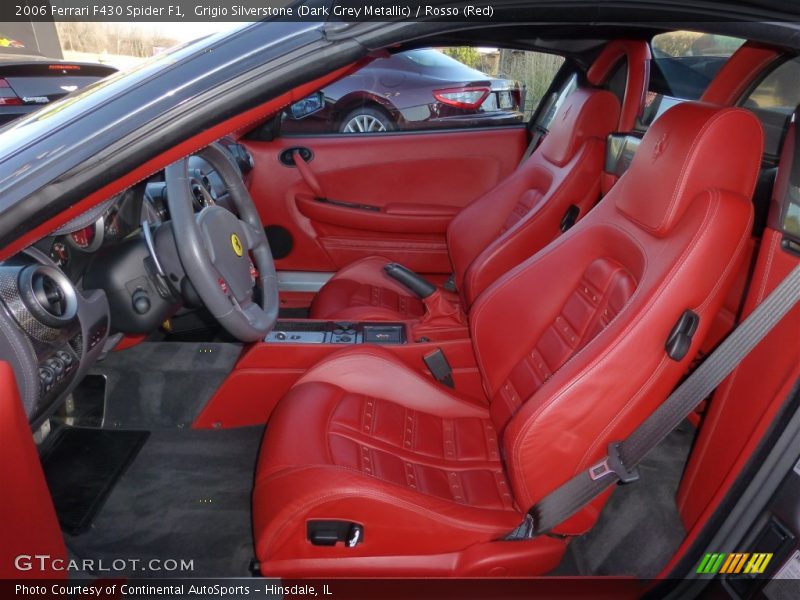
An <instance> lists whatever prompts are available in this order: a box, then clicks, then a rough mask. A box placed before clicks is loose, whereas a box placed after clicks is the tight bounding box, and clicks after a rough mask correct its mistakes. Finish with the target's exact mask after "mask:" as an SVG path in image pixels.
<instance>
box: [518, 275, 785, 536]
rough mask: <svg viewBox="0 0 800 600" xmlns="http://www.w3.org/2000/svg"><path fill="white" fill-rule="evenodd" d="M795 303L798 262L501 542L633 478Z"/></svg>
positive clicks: (545, 526) (530, 532)
mask: <svg viewBox="0 0 800 600" xmlns="http://www.w3.org/2000/svg"><path fill="white" fill-rule="evenodd" d="M799 301H800V265H797V266H796V267H795V268H794V269H793V270H792V272H791V273H789V275H787V277H786V278H785V279H784V280H783V281H782V282H781V283H780V284H779V285H778V286H777V287H776V288H775V289H774V290H773V291H772V293H770V294H769V295H768V296H767V297H766V298H765V299H764V301H763V302H761V304H759V305H758V306H757V307H756V308H755V310H754V311H753V312H752V313H751V314H750V315H749V316H748V317H747V318H746V319H745V320H744V321H742V323H741V324H740V325H739V326H738V327H737V328H736V329H734V330H733V332H731V334H730V335H729V336H728V337H727V338H726V339H725V341H723V342H722V343H721V344H720V345H719V346H718V347H717V349H716V350H715V351H714V352H712V353H711V354H710V355H709V356H708V358H707V359H706V360H705V361H703V364H701V365H700V366H699V367H698V368H697V370H696V371H695V372H694V373H692V374H691V375H690V376H689V377H687V378H686V380H684V382H683V383H682V384H681V385H680V386H678V388H677V389H676V390H675V391H674V392H672V394H671V395H670V396H669V397H668V398H667V399H666V400H665V401H664V402H663V403H662V404H661V406H659V407H658V408H657V409H656V410H655V412H653V414H651V415H650V416H649V417H648V418H647V419H645V421H644V422H643V423H642V424H641V425H639V427H638V428H636V429H635V430H634V432H633V433H632V434H631V435H630V436H629V437H628V438H627V439H625V440H624V441H622V442H615V443H612V444H610V445H609V453H608V455H607V456H606V457H605V458H604V459H603V460H601V461H600V462H598V463H596V464H595V465H593V466H591V467H589V469H587V470H586V471H583V472H582V473H579V474H578V475H576V476H575V477H573V478H572V479H570V480H569V481H567V482H566V483H564V484H563V485H561V487H558V488H556V489H555V490H553V491H552V492H550V493H549V494H548V495H547V496H545V497H544V498H542V499H541V500H539V502H537V503H536V504H535V505H534V506H533V507H531V509H530V510H529V511H528V513H527V515H526V517H525V520H524V521H523V522H522V523H521V524H520V525H519V526H517V528H516V529H514V531H512V532H511V533H509V534H508V535H507V536H506V537H505V539H506V540H521V539H530V538H532V537H535V536H537V535H541V534H543V533H546V532H548V531H550V530H551V529H552V528H553V527H555V526H556V525H558V524H560V523H562V522H564V521H565V520H567V519H568V518H569V517H571V516H572V515H573V514H575V513H576V512H578V511H579V510H580V509H581V508H582V507H583V506H585V505H586V504H588V503H589V502H590V501H591V500H592V499H593V498H595V497H596V496H597V495H599V494H600V493H601V492H603V491H604V490H606V489H607V488H609V487H610V486H611V485H613V484H615V483H617V482H620V483H626V482H630V481H635V480H636V479H638V473H637V472H636V467H637V465H638V464H639V463H640V462H641V461H642V459H644V457H645V456H646V455H647V454H648V453H649V452H650V451H651V450H652V449H653V448H655V447H656V446H657V445H658V444H659V443H660V442H661V441H662V440H663V439H664V438H665V437H667V435H668V434H669V433H670V432H671V431H672V430H673V429H675V428H676V427H677V426H678V425H680V423H681V422H682V421H683V420H684V419H685V418H686V417H687V416H688V415H689V414H690V413H691V412H692V411H693V410H694V409H695V407H696V406H697V405H698V404H699V403H700V402H701V401H702V400H703V399H705V398H706V397H707V396H708V395H709V394H710V393H711V392H713V391H714V389H715V388H716V387H717V386H718V385H719V384H720V383H722V381H723V380H724V379H725V378H726V377H727V376H728V375H730V373H731V372H733V370H734V369H735V368H736V367H737V366H738V365H739V363H741V362H742V360H743V359H744V358H745V356H747V354H749V353H750V351H751V350H752V349H753V348H754V347H755V346H756V345H758V343H759V342H760V341H761V340H762V339H764V337H765V336H766V335H767V334H768V333H769V332H770V331H771V330H772V329H774V328H775V326H776V325H777V324H778V323H779V322H780V320H781V319H782V318H783V317H784V316H785V315H786V314H787V313H788V312H789V311H790V310H791V309H792V307H793V306H794V305H795V304H797V303H798V302H799Z"/></svg>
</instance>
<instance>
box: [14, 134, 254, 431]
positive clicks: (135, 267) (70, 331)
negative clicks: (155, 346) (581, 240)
mask: <svg viewBox="0 0 800 600" xmlns="http://www.w3.org/2000/svg"><path fill="white" fill-rule="evenodd" d="M223 146H225V147H226V148H227V149H228V151H229V153H230V154H231V156H232V157H233V159H234V162H236V164H237V165H238V166H239V170H240V171H241V173H242V176H243V177H244V175H245V174H246V172H247V171H249V170H250V169H251V168H252V166H253V165H252V158H250V157H249V155H248V154H247V153H246V151H245V150H244V148H243V147H241V146H239V145H238V144H235V143H234V142H229V143H228V144H226V143H223ZM188 166H189V182H190V186H191V189H192V201H193V204H194V208H195V212H200V211H201V210H203V208H204V207H207V206H211V205H212V204H216V205H222V206H224V207H225V208H227V209H228V210H232V211H233V210H234V209H233V203H232V201H230V198H229V193H228V190H227V189H226V186H225V183H224V182H223V180H222V178H221V177H220V176H219V175H218V174H217V173H216V172H215V171H214V169H213V168H212V167H211V165H210V164H209V163H208V162H206V161H205V160H203V159H202V158H200V157H198V156H191V157H189V163H188ZM154 240H155V241H154ZM162 253H163V255H164V256H166V255H170V254H171V255H176V251H175V241H174V236H173V234H172V226H171V223H170V215H169V206H168V203H167V185H166V182H165V180H164V173H163V172H161V173H159V174H156V175H154V176H153V177H151V178H150V179H148V180H145V181H143V182H141V183H139V184H137V185H136V186H134V187H131V188H129V189H127V190H125V191H123V192H121V193H120V194H117V195H116V196H114V197H112V198H110V199H108V200H106V201H105V202H103V203H101V204H100V205H98V206H96V207H94V208H92V209H90V210H89V211H87V212H86V213H84V214H82V215H80V216H79V217H77V218H76V219H73V220H72V221H70V222H68V223H66V224H65V225H63V226H62V227H61V228H59V229H58V230H56V231H54V232H52V233H51V234H50V235H49V236H47V237H45V238H43V239H41V240H39V241H38V242H36V243H35V244H34V245H32V246H30V247H29V248H27V249H26V250H24V251H23V252H21V253H19V254H18V255H16V256H14V257H13V258H11V259H9V260H7V261H5V262H2V263H0V360H3V361H6V362H8V363H9V364H10V365H11V367H12V368H13V369H14V372H15V375H16V378H17V385H18V387H19V391H20V397H21V399H22V402H23V406H24V408H25V411H26V414H27V415H28V419H29V422H30V424H31V426H32V427H33V428H36V427H38V426H39V425H40V424H41V423H43V422H44V421H45V420H46V419H47V418H48V417H49V416H50V415H51V414H52V413H53V412H54V411H55V410H56V409H57V408H58V407H59V406H60V405H61V404H62V403H63V401H64V400H65V399H66V398H67V397H68V395H69V392H70V391H72V389H74V387H75V386H76V385H77V384H78V383H79V382H80V381H81V380H82V379H83V377H84V376H85V375H86V373H87V372H88V370H89V368H90V367H91V366H92V365H93V364H94V363H95V362H97V360H99V359H100V358H101V357H102V355H103V354H104V352H107V351H108V350H109V349H110V348H111V347H113V344H111V343H110V342H109V337H110V336H112V335H113V336H114V339H113V340H112V341H118V340H119V339H121V337H122V336H121V335H118V334H120V333H137V332H138V333H145V332H146V333H151V332H153V331H155V330H156V329H157V328H158V326H159V325H160V324H161V322H163V320H164V318H168V317H169V315H171V314H173V313H174V312H175V311H177V310H178V309H179V308H180V307H181V306H182V305H184V303H186V301H185V298H184V296H185V294H184V292H186V291H187V290H186V288H190V287H191V286H190V285H188V284H187V282H185V281H181V280H180V279H179V278H178V277H176V276H175V275H173V274H172V272H170V275H171V277H172V278H173V280H174V281H166V280H165V278H164V276H163V275H164V274H163V273H161V274H160V275H159V274H158V273H157V272H155V270H154V268H153V266H154V264H155V265H156V266H157V265H158V260H157V259H156V255H157V254H158V255H161V254H162ZM174 271H175V272H177V271H179V269H178V268H176V269H175V270H174ZM184 278H185V276H184ZM143 300H146V301H147V302H146V306H145V305H144V304H142V302H143ZM143 308H144V309H145V310H142V309H143Z"/></svg>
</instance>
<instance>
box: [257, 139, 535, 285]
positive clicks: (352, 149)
mask: <svg viewBox="0 0 800 600" xmlns="http://www.w3.org/2000/svg"><path fill="white" fill-rule="evenodd" d="M242 142H243V143H244V145H245V146H246V147H247V149H248V150H249V151H250V153H251V154H252V155H253V159H254V161H255V169H254V170H253V171H252V172H251V174H250V177H249V181H248V185H249V188H250V193H251V195H252V196H253V200H254V202H255V203H256V206H257V207H258V209H259V212H260V213H261V218H262V220H263V222H264V225H265V226H270V225H273V226H275V225H277V226H281V227H283V228H285V229H286V230H288V231H289V233H290V234H291V237H292V248H291V251H290V252H289V253H288V254H287V255H286V256H285V257H283V258H279V259H277V260H276V265H277V267H278V269H280V270H297V271H303V270H305V271H335V270H337V269H340V268H342V267H343V266H345V265H347V264H349V263H351V262H353V261H355V260H358V259H359V258H363V257H365V256H371V255H375V254H378V255H381V256H385V257H387V258H389V259H390V260H394V261H397V262H401V263H403V264H405V265H406V266H407V267H409V268H411V269H413V270H415V271H418V272H421V273H434V274H435V273H449V272H450V260H449V258H448V255H447V247H446V243H445V233H446V231H447V225H448V224H449V223H450V220H451V219H452V218H453V216H455V215H456V214H457V213H458V211H459V210H460V209H461V208H463V207H464V206H466V205H467V204H469V203H470V202H472V201H473V200H475V199H476V198H477V197H479V196H480V195H481V194H483V193H484V192H486V191H488V190H489V189H491V188H492V187H494V186H495V185H496V184H497V183H498V182H499V181H500V180H501V179H503V178H504V177H506V176H507V175H508V174H510V173H511V171H513V169H514V168H515V167H516V165H517V162H518V161H519V157H520V156H521V155H522V153H523V152H524V150H525V145H526V136H525V130H524V127H522V126H520V127H503V128H495V129H472V130H459V131H438V132H429V133H427V132H422V133H419V132H415V133H401V134H386V135H375V134H373V135H369V134H367V135H318V136H307V137H285V138H278V139H276V140H274V141H271V142H261V141H252V140H242ZM292 147H304V148H308V149H309V150H311V152H312V153H313V156H312V158H311V160H310V161H309V162H308V168H309V169H310V170H311V171H312V172H313V175H314V176H315V177H316V179H317V180H318V181H319V185H320V186H321V188H322V191H323V193H324V196H325V199H327V200H329V202H323V201H320V200H319V199H318V198H317V197H316V195H315V194H313V193H312V192H311V190H310V188H309V186H308V185H306V184H305V183H304V181H303V178H302V177H301V175H300V173H299V171H298V169H297V168H296V167H294V166H293V165H292V166H286V165H285V164H283V163H281V161H280V160H279V156H280V154H281V152H282V151H284V150H286V149H287V148H292Z"/></svg>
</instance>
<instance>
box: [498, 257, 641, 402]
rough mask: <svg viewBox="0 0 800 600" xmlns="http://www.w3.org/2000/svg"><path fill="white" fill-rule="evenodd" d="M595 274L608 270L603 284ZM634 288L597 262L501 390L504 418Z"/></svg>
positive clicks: (607, 262) (606, 263)
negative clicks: (507, 411)
mask: <svg viewBox="0 0 800 600" xmlns="http://www.w3.org/2000/svg"><path fill="white" fill-rule="evenodd" d="M600 271H607V272H606V273H605V274H604V275H605V278H604V279H603V280H597V279H596V277H597V274H598V273H597V272H600ZM635 287H636V283H635V282H634V280H633V277H632V276H631V275H630V274H629V273H628V272H627V271H626V270H625V269H624V268H623V267H622V266H621V265H619V264H618V263H616V262H615V261H612V260H611V259H597V260H596V261H594V262H593V263H592V264H591V265H590V266H589V268H587V270H586V272H585V273H584V275H583V276H582V277H581V280H580V282H579V283H578V286H577V287H576V288H575V290H573V292H572V293H571V294H570V296H569V297H568V298H567V301H566V302H565V303H564V306H563V307H562V309H561V311H560V312H559V314H558V315H557V316H556V317H555V319H554V320H553V322H552V323H551V324H550V326H549V327H548V328H547V329H546V330H545V331H544V333H543V334H542V335H541V337H540V338H539V339H538V340H537V341H536V343H535V344H534V347H533V349H532V350H531V351H530V352H529V353H527V354H526V355H525V356H524V357H523V358H522V360H520V362H519V363H517V365H516V366H515V367H514V368H513V369H512V370H511V372H510V373H509V376H508V378H507V379H506V381H505V382H504V383H503V385H502V386H501V388H500V391H499V398H500V399H501V400H502V401H503V402H504V403H505V405H506V406H507V407H508V409H509V415H508V416H509V417H510V416H513V415H514V414H515V413H516V411H517V410H519V408H520V407H521V406H522V404H523V403H524V402H525V400H526V399H527V398H529V397H530V396H532V395H533V394H534V393H535V392H536V390H538V389H539V388H540V387H541V386H542V385H544V383H546V382H547V380H548V379H550V377H552V375H553V373H555V372H556V371H557V370H558V369H559V368H560V367H561V366H563V365H564V364H565V363H566V362H567V361H568V360H569V359H570V358H571V357H572V356H574V354H575V353H576V352H577V351H579V350H580V349H581V348H583V347H584V346H585V345H586V344H588V343H589V342H590V341H591V340H592V339H594V337H595V336H597V335H598V334H599V333H600V332H601V331H602V330H603V329H604V328H605V327H607V326H608V324H609V323H610V322H611V321H612V320H613V319H614V317H615V316H616V315H617V314H618V313H619V311H620V310H621V309H622V307H623V306H624V305H625V303H626V302H627V301H628V299H630V297H631V295H632V294H633V291H634V290H635ZM496 398H497V397H496Z"/></svg>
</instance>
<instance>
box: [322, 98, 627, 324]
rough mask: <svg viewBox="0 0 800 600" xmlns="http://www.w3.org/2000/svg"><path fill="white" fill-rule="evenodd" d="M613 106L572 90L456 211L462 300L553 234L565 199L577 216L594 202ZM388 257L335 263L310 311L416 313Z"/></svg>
mask: <svg viewBox="0 0 800 600" xmlns="http://www.w3.org/2000/svg"><path fill="white" fill-rule="evenodd" d="M619 111H620V105H619V101H618V100H617V98H616V96H614V95H613V94H612V93H611V92H608V91H605V90H601V89H594V88H585V89H578V90H575V91H574V92H573V93H572V94H570V95H569V96H568V98H567V99H566V101H565V102H564V103H563V104H562V105H561V107H560V109H559V111H558V113H557V114H556V116H555V117H554V119H553V125H552V126H551V130H550V132H549V133H548V135H547V136H546V137H545V138H544V140H543V141H542V143H541V145H540V146H539V147H538V148H537V149H536V151H535V152H534V153H533V154H532V155H531V156H530V157H529V158H528V159H527V160H526V161H525V162H524V163H523V164H522V165H520V166H519V167H518V168H517V170H516V171H514V173H512V174H511V176H509V177H508V178H507V179H505V180H503V181H502V182H500V183H499V184H498V185H497V186H496V187H494V188H493V189H491V190H490V191H489V192H487V193H486V194H484V195H483V196H481V197H480V198H478V199H477V200H475V201H474V202H473V203H471V204H470V205H469V206H467V207H466V208H464V209H463V210H462V211H461V212H460V213H458V214H457V215H456V216H455V217H454V219H453V220H452V221H451V223H450V226H449V227H448V230H447V246H448V252H449V254H450V260H451V262H452V264H453V268H454V273H455V277H456V279H455V283H456V287H457V288H458V289H459V290H460V291H461V292H462V293H461V298H462V302H463V303H464V306H465V307H468V306H470V305H471V304H472V302H473V301H474V299H475V298H476V297H477V296H478V294H479V293H480V292H481V291H482V290H483V289H484V288H485V287H486V286H487V285H489V284H490V283H491V282H492V281H494V280H495V279H497V278H498V277H499V276H500V275H502V274H503V273H505V272H506V271H508V270H509V269H510V268H511V267H513V266H515V265H517V264H519V263H520V262H522V260H524V259H525V258H528V257H529V256H531V255H532V254H534V253H535V252H536V251H537V250H539V249H540V248H541V247H543V246H544V245H546V244H547V243H548V242H550V240H552V239H553V238H555V237H556V236H557V235H559V233H560V228H559V227H560V223H561V220H562V219H563V217H564V215H565V213H566V211H567V209H568V208H569V207H570V205H573V204H574V205H575V206H577V207H578V209H579V214H580V216H583V215H584V214H586V212H588V211H589V209H591V208H592V206H593V205H594V203H595V202H596V201H597V199H598V198H599V196H600V174H601V172H602V170H603V161H604V158H605V140H606V137H607V136H608V134H609V133H611V132H612V131H613V130H614V129H615V128H616V127H617V122H618V119H619ZM476 259H477V260H476ZM390 262H391V261H390V260H388V259H386V258H384V257H380V256H372V257H368V258H364V259H362V260H359V261H356V262H354V263H352V264H350V265H348V266H346V267H344V268H343V269H341V270H339V271H338V272H337V273H336V275H335V276H334V277H333V278H332V279H331V280H330V281H329V282H328V283H327V284H326V285H325V286H324V287H323V288H322V289H321V290H320V291H319V293H318V294H317V296H316V297H315V298H314V301H313V303H312V305H311V318H313V319H334V320H349V321H358V320H362V321H364V320H398V319H413V318H418V317H421V316H422V315H423V314H424V313H425V307H424V305H423V303H422V301H421V300H420V299H419V298H417V297H416V296H414V295H413V294H412V293H411V292H409V291H408V289H406V288H405V287H403V286H402V285H400V284H399V283H397V282H396V281H395V280H393V279H391V278H390V277H388V276H387V275H386V274H385V273H384V272H383V268H384V266H386V265H387V264H388V263H390Z"/></svg>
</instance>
